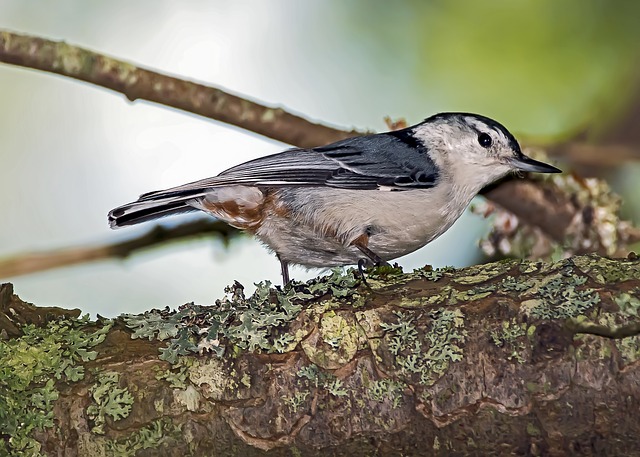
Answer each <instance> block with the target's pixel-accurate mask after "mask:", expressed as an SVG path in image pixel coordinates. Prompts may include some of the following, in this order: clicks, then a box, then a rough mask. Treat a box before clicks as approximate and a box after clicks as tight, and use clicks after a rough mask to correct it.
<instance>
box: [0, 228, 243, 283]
mask: <svg viewBox="0 0 640 457" xmlns="http://www.w3.org/2000/svg"><path fill="white" fill-rule="evenodd" d="M236 233H238V230H237V229H235V228H233V227H231V226H230V225H227V224H225V223H224V222H220V221H216V220H213V219H211V220H198V221H194V222H188V223H185V224H182V225H179V226H177V227H174V228H165V227H162V226H160V225H157V226H155V227H154V228H152V229H151V230H149V231H148V232H147V233H145V234H144V235H142V236H140V237H138V238H133V239H131V240H127V241H123V242H120V243H113V244H106V245H102V246H92V247H82V246H78V247H71V248H63V249H56V250H52V251H44V252H36V253H27V254H19V255H16V256H14V257H9V258H5V259H0V278H9V277H15V276H19V275H25V274H29V273H35V272H37V271H43V270H49V269H52V268H60V267H67V266H70V265H76V264H79V263H86V262H95V261H98V260H104V259H107V258H113V257H116V258H120V259H124V258H126V257H128V256H130V255H131V254H133V253H135V252H137V251H140V250H143V249H146V248H149V247H151V246H155V245H156V244H159V243H170V242H175V241H180V240H184V239H189V238H195V237H202V236H216V237H220V238H222V239H223V240H225V241H226V240H228V239H229V237H231V236H233V235H234V234H236Z"/></svg>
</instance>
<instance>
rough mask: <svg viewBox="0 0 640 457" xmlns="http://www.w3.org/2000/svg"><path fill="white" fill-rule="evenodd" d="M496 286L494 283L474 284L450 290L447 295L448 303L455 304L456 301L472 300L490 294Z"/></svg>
mask: <svg viewBox="0 0 640 457" xmlns="http://www.w3.org/2000/svg"><path fill="white" fill-rule="evenodd" d="M495 290H496V287H495V286H494V285H491V284H490V285H485V286H476V287H473V288H471V289H467V290H455V289H454V290H452V292H451V295H450V296H449V304H451V305H455V304H456V303H458V301H474V300H480V299H482V298H486V297H488V296H490V295H491V294H492V293H493V292H494V291H495Z"/></svg>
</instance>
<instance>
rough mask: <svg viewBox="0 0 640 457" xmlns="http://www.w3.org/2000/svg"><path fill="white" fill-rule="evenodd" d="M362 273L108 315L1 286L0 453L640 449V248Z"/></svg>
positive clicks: (595, 451)
mask: <svg viewBox="0 0 640 457" xmlns="http://www.w3.org/2000/svg"><path fill="white" fill-rule="evenodd" d="M368 285H369V286H370V287H365V286H364V285H363V284H362V283H361V281H360V279H359V277H358V275H357V274H355V273H354V272H346V273H344V272H339V271H335V272H333V273H332V274H331V275H330V276H328V277H325V278H321V279H316V280H312V281H310V282H308V283H304V284H303V283H296V284H294V285H293V287H292V288H289V289H285V290H282V289H279V288H276V289H273V288H271V287H270V284H258V287H257V290H256V292H255V293H254V294H253V295H252V296H251V297H246V296H245V294H244V292H243V289H242V286H240V285H239V284H237V283H236V284H235V285H233V286H232V287H230V288H228V289H227V291H226V296H225V298H223V299H221V300H218V301H217V302H216V303H215V305H213V306H199V305H193V304H188V305H184V306H182V307H180V308H179V309H178V310H177V311H171V310H168V309H165V310H153V311H149V312H147V313H144V314H141V315H126V316H122V317H120V318H118V319H116V320H115V321H111V320H104V319H101V320H99V321H98V322H90V321H89V320H88V319H87V318H83V319H78V318H77V315H78V313H77V312H64V311H61V310H54V309H40V308H37V307H34V306H33V305H29V304H26V303H24V302H22V301H21V300H20V299H19V298H18V297H17V296H15V295H13V293H12V289H11V286H10V285H4V286H2V287H1V288H0V335H2V339H0V390H1V391H2V393H3V395H0V402H2V401H5V402H6V405H5V406H7V407H5V408H2V407H0V451H1V450H2V446H4V450H7V451H16V450H20V451H22V452H27V451H30V452H31V455H35V454H34V453H35V452H40V453H43V454H51V455H53V454H59V453H60V452H61V450H63V453H64V454H65V455H68V456H76V455H134V454H135V453H136V452H141V451H142V450H144V449H146V450H147V451H146V452H147V453H151V454H154V455H158V454H161V455H176V456H181V455H186V454H189V455H195V456H198V455H211V454H216V455H229V456H232V455H243V456H261V455H269V456H290V455H305V456H307V455H308V456H321V455H328V454H329V455H336V456H338V455H370V454H374V453H375V455H380V456H392V455H442V456H445V455H495V454H496V452H497V453H499V454H501V455H514V454H525V455H563V454H576V453H578V454H580V453H584V452H585V449H587V452H591V453H593V454H602V453H603V452H604V451H603V450H606V453H607V454H611V455H636V454H638V453H640V444H639V442H638V440H637V439H636V437H637V436H638V433H639V432H640V424H639V423H638V421H637V420H636V418H635V417H636V416H635V413H636V412H637V410H638V407H639V406H640V391H639V390H638V389H637V388H636V386H637V383H638V376H640V375H639V371H638V366H639V365H638V359H639V358H640V325H639V324H640V318H639V317H638V310H639V309H640V261H639V260H638V259H636V258H631V259H624V260H622V259H621V260H609V259H605V258H601V257H598V256H595V255H591V256H582V257H573V258H571V259H567V260H563V261H560V262H556V263H550V264H545V263H541V262H529V261H508V262H499V263H492V264H487V265H481V266H476V267H470V268H465V269H460V270H455V269H440V270H432V269H429V268H425V269H422V270H417V271H415V272H413V273H410V274H402V273H401V272H399V271H397V270H389V269H379V270H374V271H372V272H369V275H368ZM32 324H36V325H32ZM571 325H574V327H573V328H572V327H570V326H571ZM594 328H596V329H600V330H601V329H611V331H612V332H613V333H612V334H615V336H616V338H614V339H612V338H609V336H611V335H605V336H606V337H601V336H598V335H594V334H588V335H587V334H583V333H581V332H583V331H585V330H587V331H589V330H590V329H594ZM620 328H625V329H627V330H626V335H624V337H623V335H621V334H617V333H618V330H617V329H620ZM629 329H633V331H629ZM600 330H598V332H590V333H599V334H600V333H606V332H601V331H600ZM17 405H19V407H18V406H17ZM27 454H28V452H27Z"/></svg>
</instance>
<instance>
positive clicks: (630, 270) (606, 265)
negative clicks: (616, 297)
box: [572, 254, 640, 284]
mask: <svg viewBox="0 0 640 457" xmlns="http://www.w3.org/2000/svg"><path fill="white" fill-rule="evenodd" d="M572 261H573V263H574V264H575V265H576V266H577V267H578V268H579V269H580V270H582V272H583V273H585V274H587V275H589V276H590V277H591V278H592V279H593V280H595V281H596V282H598V283H600V284H613V283H619V282H623V281H629V280H631V279H640V262H638V261H637V260H621V259H616V260H612V259H607V258H604V257H600V256H597V255H595V254H593V255H587V256H578V257H574V258H573V259H572Z"/></svg>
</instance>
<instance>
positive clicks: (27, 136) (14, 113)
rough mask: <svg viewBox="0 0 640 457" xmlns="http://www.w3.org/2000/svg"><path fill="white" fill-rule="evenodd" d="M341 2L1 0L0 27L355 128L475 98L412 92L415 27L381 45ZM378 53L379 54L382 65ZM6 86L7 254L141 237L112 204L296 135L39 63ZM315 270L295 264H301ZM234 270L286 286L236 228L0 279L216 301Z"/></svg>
mask: <svg viewBox="0 0 640 457" xmlns="http://www.w3.org/2000/svg"><path fill="white" fill-rule="evenodd" d="M341 5H342V2H323V1H319V0H318V1H313V2H300V1H295V0H279V1H269V2H261V1H244V0H240V1H239V0H228V1H208V0H199V1H198V0H192V1H183V2H172V1H168V0H164V1H162V0H153V1H151V0H144V1H140V0H139V1H136V2H131V1H125V0H119V1H111V2H102V3H99V2H86V1H81V0H58V1H57V2H55V8H51V3H50V2H47V1H44V0H42V1H25V0H4V1H3V2H2V3H0V18H1V19H0V27H1V28H6V29H10V30H15V31H18V32H21V33H31V34H34V35H38V36H42V37H46V38H50V39H64V40H65V41H67V42H69V43H71V44H75V45H78V46H82V47H86V48H89V49H93V50H95V51H98V52H101V53H104V54H107V55H111V56H114V57H116V58H120V59H124V60H128V61H131V62H134V63H136V64H139V65H141V66H145V67H148V68H151V69H155V70H159V71H163V72H168V73H171V74H174V75H178V76H180V77H185V78H188V79H194V80H199V81H202V82H205V83H207V84H211V85H215V86H220V87H223V88H226V89H228V90H230V91H232V92H235V93H238V94H241V95H243V96H247V97H249V98H251V99H254V100H258V101H260V102H263V103H267V104H272V105H282V106H284V107H285V108H286V109H289V110H293V111H295V112H298V113H302V114H304V115H305V116H308V117H310V118H313V119H318V120H322V121H324V122H328V123H331V124H334V125H340V126H344V127H349V128H350V127H357V128H361V129H365V128H366V129H376V130H382V129H384V123H383V120H382V119H383V117H384V116H385V115H390V116H392V117H400V116H405V117H406V118H407V119H408V121H409V122H411V123H413V122H417V121H419V120H421V119H422V118H424V117H426V116H428V115H431V114H433V113H435V112H438V111H443V110H461V109H465V106H460V104H459V103H457V104H455V103H454V102H453V101H450V100H449V99H448V98H447V94H446V93H442V92H441V91H439V90H438V87H434V88H433V90H432V93H431V94H430V95H427V96H426V97H422V98H420V99H417V98H416V97H415V96H414V92H415V87H416V85H417V84H418V83H417V82H416V81H415V80H414V79H413V78H412V76H411V75H412V73H411V68H412V64H413V63H415V62H411V61H410V60H408V59H409V58H408V57H407V56H408V55H411V53H410V52H402V53H400V52H397V53H395V52H394V49H393V47H394V46H400V45H402V46H404V47H407V46H411V43H412V36H411V31H410V30H406V31H404V32H406V33H405V34H404V35H403V36H402V37H401V38H396V39H397V40H398V42H396V43H393V45H392V46H388V47H387V49H382V50H380V49H377V50H373V51H372V50H370V49H368V47H367V46H371V45H368V44H367V43H363V42H361V41H359V40H358V39H354V38H356V37H354V34H353V31H352V30H350V29H349V27H347V26H345V24H344V22H343V21H344V17H345V15H344V14H343V13H344V12H343V11H342V10H341V8H346V6H344V7H343V6H341ZM37 11H40V12H44V11H46V12H47V14H46V15H45V14H36V13H35V12H37ZM396 19H398V18H396ZM401 19H402V18H399V20H401ZM396 26H397V24H396ZM381 33H384V31H381ZM405 51H406V49H405ZM380 53H382V54H383V59H384V61H385V62H387V64H386V65H385V66H384V67H380V66H379V65H378V62H379V61H380V59H381V58H380V55H379V54H380ZM374 57H376V59H374ZM414 58H420V56H419V55H416V56H415V57H414ZM441 73H442V72H441ZM440 76H442V74H440ZM0 87H1V88H2V90H1V91H0V104H1V106H2V107H3V108H4V109H3V110H2V112H1V113H2V114H1V115H0V116H1V117H0V120H1V122H0V138H1V140H0V160H1V167H0V208H1V209H2V215H3V216H2V224H0V256H6V255H9V254H14V253H20V252H25V251H32V250H40V249H52V248H56V247H64V246H72V245H78V244H87V245H93V244H102V243H110V242H116V241H119V240H123V239H127V238H130V237H133V236H136V235H139V234H141V233H144V232H145V231H147V230H149V229H150V228H151V227H152V226H153V224H152V223H150V224H144V225H142V226H139V227H135V228H129V229H123V230H119V231H111V230H110V229H109V228H108V226H107V221H106V214H107V212H108V211H109V210H110V209H111V208H113V207H115V206H118V205H120V204H123V203H126V202H129V201H132V200H135V199H136V198H137V196H138V195H139V194H141V193H143V192H147V191H150V190H156V189H161V188H166V187H169V186H174V185H178V184H182V183H184V182H189V181H193V180H196V179H200V178H205V177H208V176H212V175H215V174H217V173H219V172H220V171H222V170H224V169H226V168H228V167H230V166H232V165H235V164H237V163H239V162H242V161H246V160H249V159H252V158H255V157H259V156H263V155H266V154H270V153H274V152H278V151H280V150H282V149H284V148H286V147H287V145H283V144H278V143H276V142H273V141H270V140H266V139H264V138H261V137H258V136H256V135H253V134H247V133H246V132H244V131H242V130H239V129H237V128H231V127H227V126H225V125H223V124H220V123H217V122H213V121H210V120H206V119H202V118H198V117H196V116H193V115H188V114H185V113H181V112H178V111H174V110H170V109H167V108H164V107H161V106H157V105H151V104H148V103H144V102H142V103H141V102H137V103H134V104H132V103H129V102H127V101H126V99H125V98H124V97H123V96H121V95H119V94H115V93H111V92H108V91H106V90H103V89H99V88H96V87H92V86H90V85H88V84H84V83H80V82H77V81H72V80H70V79H66V78H62V77H58V76H53V75H50V74H45V73H42V72H37V71H31V70H26V69H22V68H17V67H11V66H6V65H1V66H0ZM422 91H423V92H424V88H422ZM457 96H458V97H459V94H457ZM475 108H476V110H478V109H477V106H476V107H475ZM468 109H469V110H471V108H468ZM485 114H489V115H491V114H492V113H490V112H489V113H487V112H485ZM185 220H186V219H185V217H181V218H173V219H165V220H163V221H162V223H163V224H168V225H171V224H177V223H180V222H182V221H185ZM481 226H482V223H481V222H480V221H479V219H477V218H476V217H474V216H471V215H469V214H467V215H465V216H463V218H462V219H461V220H460V221H459V222H458V223H457V224H456V225H455V226H454V227H453V228H452V229H451V230H450V231H449V232H447V233H446V234H445V235H444V236H442V237H441V238H440V239H438V240H437V241H435V242H433V243H432V244H431V245H429V246H428V247H426V248H424V249H422V250H420V251H418V252H416V253H414V254H412V255H410V256H407V257H406V258H402V259H400V260H399V263H400V264H402V265H403V266H404V267H405V268H406V269H411V268H415V267H418V266H422V265H424V264H426V263H430V264H433V265H434V266H443V265H456V266H460V265H465V264H468V263H471V262H473V261H474V259H475V258H476V256H477V249H476V240H477V239H478V238H479V236H480V234H481V233H482V228H481ZM317 273H318V271H312V272H305V271H304V270H299V269H294V270H293V272H292V276H293V277H295V278H296V279H304V278H307V277H310V276H313V275H316V274H317ZM236 279H237V280H238V281H240V282H241V283H243V284H244V285H245V286H251V285H252V283H254V282H257V281H260V280H263V279H269V280H271V281H272V282H275V283H279V282H280V269H279V265H278V262H277V260H276V259H275V257H274V256H272V255H270V254H269V253H268V252H267V251H266V250H265V249H264V248H262V247H261V246H260V245H259V244H258V243H257V242H255V241H253V240H251V239H238V240H235V241H234V242H232V244H231V245H230V247H229V248H228V249H225V248H224V247H223V246H221V244H220V243H216V242H212V241H193V242H189V243H179V244H173V245H171V246H170V247H166V248H162V249H156V250H153V251H147V252H145V253H142V254H137V255H134V256H133V257H132V258H130V259H127V260H125V261H119V260H114V261H103V262H99V263H92V264H86V265H81V266H78V267H71V268H64V269H58V270H52V271H49V272H44V273H39V274H33V275H29V276H21V277H16V278H3V280H5V281H11V282H13V283H14V284H15V290H16V292H17V293H18V294H19V295H20V296H21V297H22V298H23V299H25V300H28V301H31V302H34V303H36V304H38V305H42V306H45V305H58V306H64V307H78V308H81V309H82V310H83V311H87V312H91V313H100V314H102V315H105V316H113V315H116V314H118V313H121V312H141V311H143V310H145V309H149V308H153V307H156V308H158V307H164V306H167V305H168V306H170V307H176V306H178V305H180V304H183V303H185V302H190V301H195V302H197V303H211V302H213V301H214V300H215V299H216V298H219V297H220V296H221V295H222V289H223V287H224V286H225V285H227V284H230V283H232V282H233V280H236Z"/></svg>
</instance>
